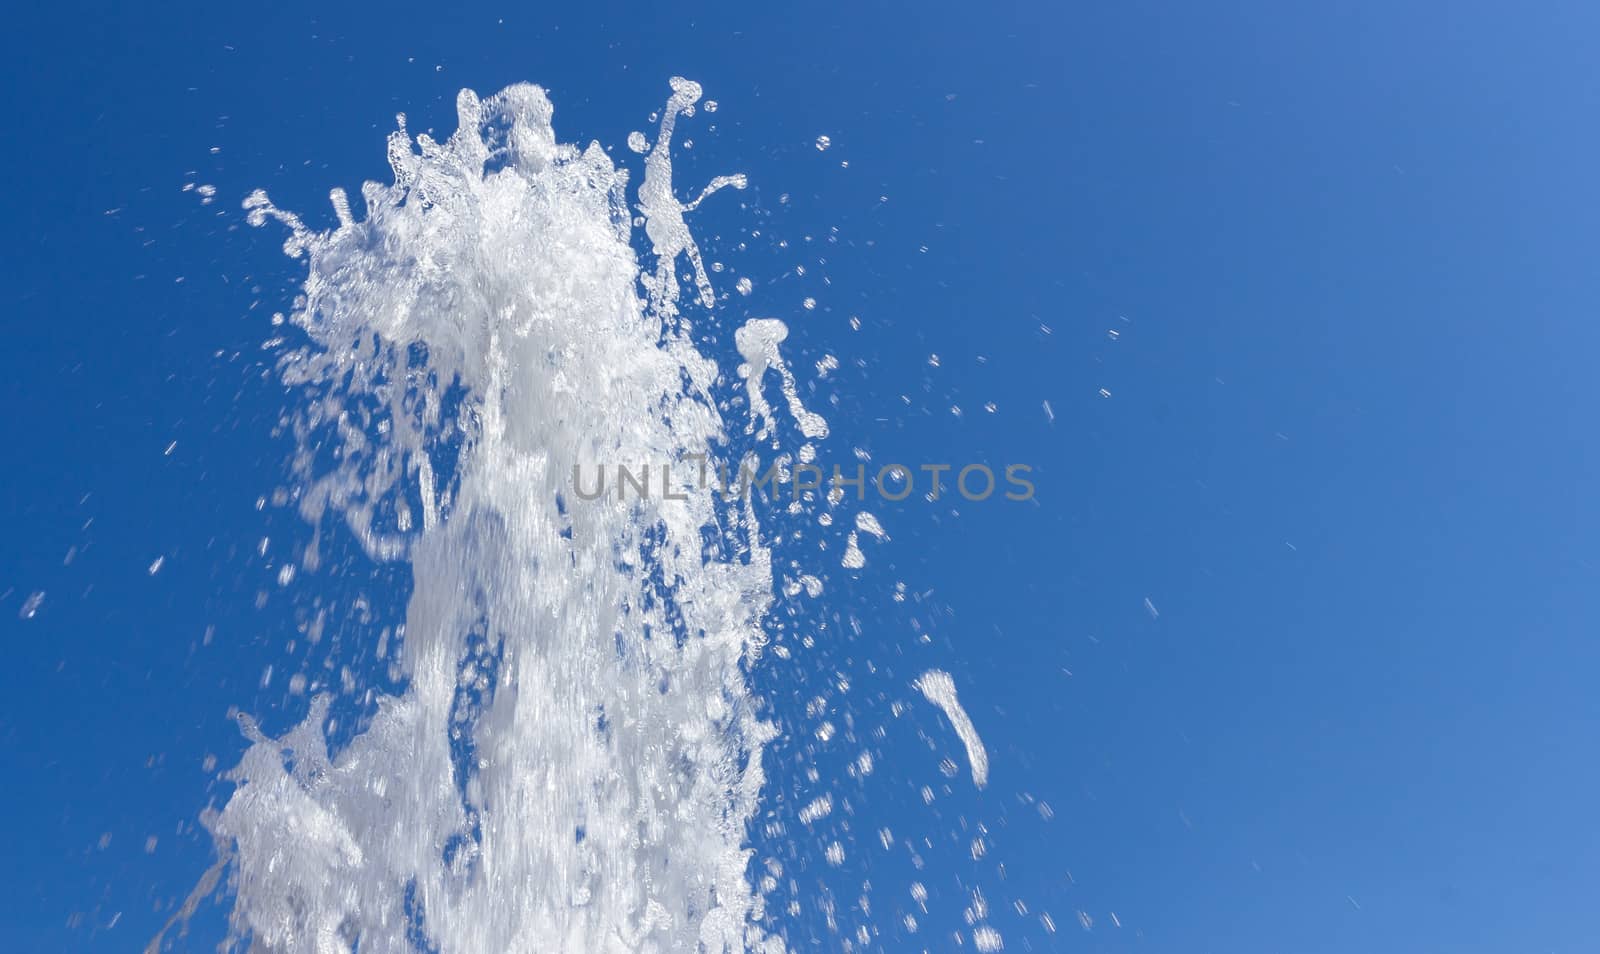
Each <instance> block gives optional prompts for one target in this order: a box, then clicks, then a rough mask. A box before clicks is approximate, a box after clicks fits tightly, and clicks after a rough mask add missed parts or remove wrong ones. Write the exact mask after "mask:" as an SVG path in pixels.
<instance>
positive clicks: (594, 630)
mask: <svg viewBox="0 0 1600 954" xmlns="http://www.w3.org/2000/svg"><path fill="white" fill-rule="evenodd" d="M672 85H673V93H672V97H671V99H670V101H669V103H668V104H667V108H666V110H665V111H664V113H663V114H662V118H661V121H660V129H659V133H658V136H657V140H656V142H655V143H654V144H653V146H651V145H649V144H644V146H645V148H647V149H648V153H647V155H646V157H645V174H644V177H643V183H642V184H641V186H640V188H639V190H638V194H637V208H638V210H639V211H640V212H641V213H642V216H643V226H644V232H645V237H646V238H647V240H648V243H649V245H650V247H651V248H652V250H653V253H654V258H655V262H654V267H653V268H652V267H642V266H641V263H640V261H639V259H638V257H637V256H636V254H635V252H634V250H633V247H632V239H633V227H634V224H635V223H634V221H633V219H632V215H631V212H630V209H629V197H628V182H627V174H626V172H625V171H624V170H619V169H617V168H614V167H613V164H612V162H611V160H610V159H609V158H608V157H607V155H606V154H605V152H604V151H602V150H601V149H600V148H599V147H598V146H597V145H591V146H590V147H588V148H587V149H583V150H580V149H578V148H575V147H573V146H569V145H564V144H560V143H558V142H557V140H556V136H555V133H554V131H553V129H552V126H551V114H552V108H551V104H550V101H549V100H548V98H547V97H546V95H545V93H544V92H543V91H542V90H541V89H539V88H538V87H535V86H530V85H518V86H513V87H510V88H508V89H506V90H504V91H503V92H501V93H498V94H496V95H494V96H491V97H488V98H486V99H479V98H478V97H477V96H476V95H474V94H473V93H471V92H470V91H464V92H462V94H461V95H460V98H459V100H458V103H457V111H458V115H459V128H458V129H457V130H456V132H455V133H454V134H453V135H452V136H451V137H450V138H449V140H448V141H446V142H436V141H434V140H432V139H430V138H429V137H427V136H417V137H416V138H415V139H414V140H413V139H412V138H411V137H410V136H409V135H408V134H407V133H406V131H405V127H404V118H403V117H402V119H401V127H400V129H399V130H398V131H397V132H395V133H394V134H393V135H392V136H391V138H390V141H389V160H390V163H391V165H392V167H393V170H394V182H393V184H392V185H388V186H383V185H378V184H375V183H368V184H367V185H366V186H365V187H364V188H363V190H362V193H363V198H364V200H365V212H364V214H362V215H360V216H357V215H356V214H355V213H354V212H352V210H351V207H350V202H349V201H348V199H347V198H346V197H345V196H344V194H343V193H341V192H335V193H334V195H333V205H334V209H335V213H336V215H337V218H338V225H337V226H336V227H335V228H333V229H331V230H328V231H316V230H313V229H310V228H308V227H307V226H306V225H305V223H304V222H303V221H302V220H301V219H300V218H298V217H297V216H295V215H294V214H292V213H290V212H287V211H283V210H280V209H278V208H276V207H275V206H274V205H273V204H272V203H271V201H270V200H269V199H268V198H267V197H266V196H265V195H264V194H262V193H259V192H258V193H256V194H254V195H252V196H251V197H250V199H249V200H248V201H247V203H246V206H247V209H248V210H249V213H250V216H251V220H252V223H253V224H258V225H259V224H263V223H265V222H267V221H268V220H276V221H278V222H280V223H282V224H283V225H284V226H286V227H287V228H288V229H289V232H290V235H289V238H288V240H287V243H286V250H287V251H288V252H289V253H290V254H292V255H296V256H305V257H306V259H307V262H308V272H307V276H306V279H305V285H304V290H303V294H302V295H301V296H300V298H299V300H298V301H297V304H296V308H295V311H294V314H293V315H292V316H291V320H292V322H293V323H294V324H296V325H298V326H299V327H300V329H302V330H303V332H304V334H305V335H306V337H307V339H308V344H307V346H306V347H305V348H303V349H302V350H300V351H298V352H296V353H294V354H293V355H291V356H290V357H289V358H288V359H287V360H286V361H285V363H284V368H283V371H284V377H285V380H286V381H287V382H288V384H290V385H291V386H292V388H293V391H294V393H295V394H296V395H297V396H298V400H299V402H300V404H301V405H302V406H301V407H300V408H299V410H298V411H297V412H296V413H294V414H293V416H292V419H291V420H289V422H288V423H289V425H290V427H291V429H292V430H293V432H294V434H295V435H296V439H297V444H298V448H299V449H298V452H297V455H296V457H295V460H294V463H293V469H294V472H295V476H296V483H297V490H296V493H297V496H298V505H299V508H300V510H301V512H302V514H303V515H304V516H305V517H307V518H308V519H309V520H310V521H311V522H312V523H313V524H314V525H316V526H318V527H319V528H321V529H319V531H318V534H319V537H320V536H322V535H325V534H326V533H327V528H328V521H330V520H337V521H343V522H344V523H345V524H346V525H347V526H348V528H349V530H350V531H351V532H352V534H353V535H354V537H355V538H356V539H358V540H359V541H360V542H361V545H362V546H363V547H364V548H365V550H366V551H367V553H368V554H369V555H370V556H371V557H372V558H373V559H376V560H383V561H390V560H403V561H406V562H408V563H409V564H410V567H411V572H412V576H413V581H414V585H413V591H412V596H411V599H410V604H409V606H408V607H407V610H406V614H405V622H404V627H403V638H402V639H401V640H400V643H399V649H398V653H399V657H398V662H399V672H400V675H401V679H400V685H401V686H402V688H401V689H399V690H397V691H395V692H392V693H389V694H383V695H381V696H379V697H378V698H377V699H376V714H375V715H373V716H372V717H371V719H370V721H369V722H368V723H367V724H366V725H365V726H364V728H363V729H362V731H360V732H359V733H358V734H356V735H355V736H354V738H353V739H352V740H350V741H349V742H348V744H346V745H344V746H343V747H342V748H340V749H338V751H337V752H336V754H332V755H330V751H331V750H330V743H329V740H328V732H327V729H328V722H329V721H330V716H329V706H330V697H331V696H330V694H331V693H335V692H337V691H338V686H337V685H336V684H335V685H333V686H328V685H320V684H318V679H319V677H324V681H326V682H335V680H334V679H332V678H328V677H325V674H319V673H312V674H310V677H311V680H312V684H311V686H310V687H309V688H310V690H311V691H312V693H313V697H314V701H313V703H312V705H311V710H310V715H309V716H308V717H307V718H306V719H305V721H304V722H303V723H302V724H301V725H300V726H299V727H298V728H296V729H294V730H293V731H291V732H290V733H288V734H287V735H286V736H284V737H282V738H269V737H267V736H266V735H264V734H263V733H262V732H261V731H259V730H258V729H256V728H255V726H254V725H253V724H252V723H250V722H249V721H248V720H246V721H245V729H246V732H247V733H248V734H249V735H250V736H251V738H252V740H253V745H252V746H251V747H250V749H249V750H248V751H247V752H246V754H245V756H244V758H243V760H242V762H241V763H240V764H239V766H238V767H237V769H235V770H234V771H233V772H232V773H231V776H230V777H231V779H232V781H233V782H234V783H235V785H236V788H235V790H234V792H233V794H232V795H231V797H230V798H229V800H228V801H227V803H226V805H225V806H224V807H223V808H222V809H221V810H220V811H219V812H215V813H212V814H210V815H208V817H207V824H208V826H209V827H210V828H211V830H212V832H213V834H214V836H215V837H216V838H217V841H218V845H219V847H220V849H221V851H222V854H223V858H222V861H221V862H219V870H226V871H227V872H228V874H229V876H230V878H231V884H232V886H233V890H234V893H235V900H234V907H233V912H232V925H233V927H232V930H233V933H234V936H235V940H244V941H247V942H248V943H249V944H251V945H252V949H253V950H256V949H259V950H263V951H273V952H307V954H335V952H352V951H356V950H359V951H361V952H362V954H367V952H388V951H413V950H417V951H428V950H447V951H449V952H451V954H474V952H481V954H504V952H507V951H618V952H620V951H696V950H704V951H713V952H715V951H735V950H739V951H742V950H781V949H782V947H783V945H782V943H781V941H780V940H778V939H777V938H776V937H775V936H772V935H771V934H770V933H769V932H768V931H765V930H763V928H762V927H761V926H760V925H761V923H762V919H763V915H764V909H763V901H762V897H761V895H760V893H759V892H758V891H757V890H756V888H755V887H753V885H752V882H751V880H750V878H749V877H748V876H747V870H746V869H747V865H748V862H749V858H750V854H751V852H750V850H749V849H748V848H747V847H746V846H745V842H746V827H747V823H748V822H749V820H750V818H751V815H752V812H753V811H754V809H755V807H756V804H757V800H758V797H759V794H760V791H761V788H762V783H763V778H762V768H761V754H762V749H763V746H764V744H765V743H766V742H767V741H769V739H770V738H771V737H772V733H773V731H774V730H773V728H772V727H771V725H770V724H768V723H767V722H765V721H763V720H762V719H761V717H760V716H759V714H758V711H757V708H758V707H757V705H756V704H755V702H754V700H753V698H752V696H751V693H750V690H749V689H748V688H747V685H746V677H745V669H744V667H746V666H748V665H750V664H752V663H753V662H754V661H755V660H756V659H757V657H758V655H759V653H760V651H761V648H762V645H763V631H762V626H761V620H762V617H763V614H764V613H765V612H766V610H767V608H768V606H769V603H770V601H771V599H772V590H773V577H772V571H771V567H770V556H769V553H768V549H767V546H766V544H765V543H764V542H763V540H762V535H761V528H760V527H759V525H758V524H757V522H756V519H755V516H754V514H753V512H752V509H751V505H750V503H749V502H748V501H730V500H725V499H719V498H718V497H717V496H716V495H710V494H694V493H688V494H683V495H677V494H674V495H672V496H670V497H669V496H665V495H663V494H661V493H651V494H649V495H648V496H640V495H632V496H629V497H628V498H627V499H618V497H617V496H616V495H609V494H608V495H605V496H604V497H602V498H600V499H596V500H583V501H578V500H575V499H573V495H572V493H571V486H570V480H569V479H570V476H571V475H572V474H573V473H574V468H578V469H580V470H581V471H582V472H585V473H594V472H596V470H597V469H599V468H602V467H604V468H612V467H616V466H618V465H652V466H655V465H659V464H660V463H662V462H677V461H684V460H686V459H690V458H692V457H694V456H695V455H706V456H708V457H709V456H711V455H713V454H714V450H715V447H714V445H716V444H717V443H718V442H719V441H720V440H721V439H722V438H723V436H724V430H725V424H724V421H723V419H722V416H721V413H720V412H719V410H718V406H717V403H716V401H715V400H714V399H713V396H712V389H713V387H714V385H715V384H716V382H717V381H718V376H719V373H720V372H719V368H718V367H717V365H716V364H715V363H714V361H713V360H711V359H710V358H708V357H706V356H705V355H703V354H701V353H700V352H699V351H697V350H696V347H695V346H694V344H693V343H691V340H690V337H689V334H690V331H689V323H688V321H687V320H686V318H685V316H684V315H682V314H681V313H680V311H679V307H678V301H679V295H678V285H679V282H678V278H677V275H676V268H677V266H678V265H679V264H682V263H686V264H687V267H688V268H689V270H691V271H692V273H693V281H692V286H693V292H694V295H695V299H696V300H697V301H698V302H699V303H700V304H702V305H706V306H710V305H712V304H713V303H714V298H713V291H712V288H711V285H710V283H709V281H708V279H707V276H706V273H705V270H704V268H703V267H702V264H701V260H700V253H699V250H698V248H697V247H696V245H695V242H694V240H693V238H692V237H691V236H690V233H689V230H688V228H687V226H686V224H685V221H684V215H685V212H686V211H689V210H691V209H692V208H693V206H694V205H697V204H698V203H699V201H700V200H701V199H703V198H705V195H706V194H709V192H711V191H714V190H715V189H717V188H720V187H722V186H726V185H732V186H735V187H742V186H743V180H742V179H741V178H739V177H723V178H719V179H718V180H716V181H714V182H713V183H712V185H711V186H710V187H708V189H707V190H706V193H702V194H701V196H700V198H699V199H696V200H695V201H694V202H693V203H687V204H684V203H680V202H679V201H678V200H677V199H676V198H675V196H674V191H673V187H672V180H671V172H672V170H671V155H670V149H671V142H672V132H673V126H674V123H675V122H676V120H677V118H678V117H679V116H681V115H686V114H690V113H692V111H693V110H694V108H695V103H696V101H697V100H698V99H699V97H700V89H699V87H698V86H697V85H696V84H694V83H692V82H688V81H684V80H674V81H673V84H672ZM636 145H639V144H637V143H636ZM763 328H764V329H765V330H764V332H763V333H764V334H765V335H766V341H767V342H769V343H765V344H764V345H763V355H764V356H767V357H770V358H772V359H773V360H772V362H771V363H772V364H773V365H774V366H775V367H778V368H779V369H780V370H782V371H784V372H785V374H784V388H785V390H786V391H788V390H789V389H790V388H791V387H792V379H790V378H789V377H788V375H787V368H786V367H785V366H784V365H783V364H782V362H781V361H778V360H776V357H777V356H776V346H777V345H776V341H777V340H781V337H782V336H781V335H780V334H778V333H777V330H776V329H775V328H770V327H767V326H763ZM759 376H760V374H759V369H758V370H757V371H756V372H755V377H757V378H759ZM758 383H759V382H754V383H752V385H751V386H752V387H755V386H757V385H758ZM790 403H791V404H792V405H794V406H796V407H798V402H797V401H796V400H795V399H794V398H793V397H792V395H791V396H790ZM801 413H803V414H805V417H804V420H803V422H802V424H801V426H803V427H804V428H805V433H806V434H807V435H811V434H814V433H815V432H817V430H818V429H819V428H822V427H823V426H824V425H823V424H822V422H821V419H820V418H818V417H816V416H815V415H813V414H810V413H809V412H803V411H802V412H801ZM764 415H765V411H764ZM744 423H745V422H740V428H741V429H742V428H743V426H744ZM766 425H767V422H766V421H765V420H763V421H762V426H763V427H765V426H766ZM682 471H683V472H684V473H692V472H693V467H692V466H685V467H683V468H682ZM680 497H681V499H680ZM319 559H320V556H319V554H318V552H317V549H316V546H315V545H313V547H312V548H311V549H309V550H308V552H307V553H306V558H305V562H307V563H309V564H311V565H312V566H313V567H314V566H315V564H316V563H317V562H318V560H319ZM216 877H217V873H216V871H214V872H213V874H212V876H211V880H210V883H211V884H214V883H215V881H216ZM203 887H208V886H207V884H206V883H205V882H203ZM192 908H193V905H192V903H191V904H190V905H188V906H186V908H185V911H184V912H180V913H181V914H183V915H184V916H186V915H187V913H188V912H190V911H192ZM160 943H161V940H160V939H159V938H158V939H157V941H156V942H154V943H153V945H152V946H153V947H155V946H159V944H160Z"/></svg>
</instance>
